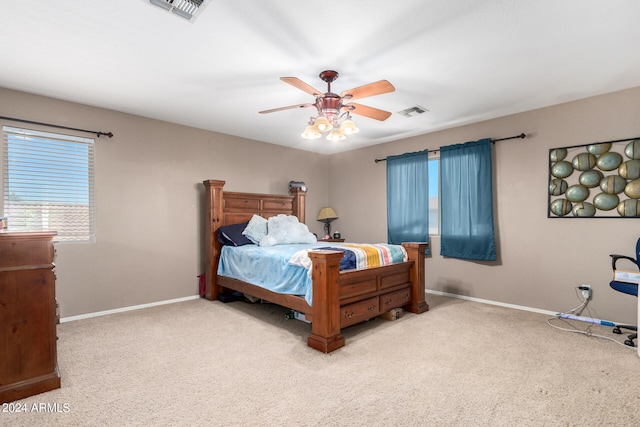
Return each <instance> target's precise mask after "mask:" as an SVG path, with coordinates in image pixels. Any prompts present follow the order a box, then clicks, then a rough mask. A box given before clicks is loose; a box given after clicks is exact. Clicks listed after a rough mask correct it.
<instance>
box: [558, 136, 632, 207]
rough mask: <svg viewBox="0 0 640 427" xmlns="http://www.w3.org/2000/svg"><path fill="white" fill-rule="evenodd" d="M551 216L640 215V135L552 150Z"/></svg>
mask: <svg viewBox="0 0 640 427" xmlns="http://www.w3.org/2000/svg"><path fill="white" fill-rule="evenodd" d="M548 194H549V202H548V210H547V217H549V218H585V217H587V218H640V137H637V138H629V139H619V140H616V141H607V142H597V143H593V144H585V145H577V146H572V147H562V148H553V149H551V150H549V193H548Z"/></svg>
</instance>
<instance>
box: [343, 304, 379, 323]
mask: <svg viewBox="0 0 640 427" xmlns="http://www.w3.org/2000/svg"><path fill="white" fill-rule="evenodd" d="M379 302H380V301H379V299H378V297H373V298H369V299H366V300H363V301H359V302H356V303H353V304H349V305H345V306H344V307H341V308H340V327H343V328H344V327H346V326H350V325H354V324H356V323H359V322H363V321H365V320H367V319H370V318H372V317H375V316H377V315H378V314H379V313H380V305H379Z"/></svg>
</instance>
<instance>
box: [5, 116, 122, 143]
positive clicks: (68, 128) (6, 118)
mask: <svg viewBox="0 0 640 427" xmlns="http://www.w3.org/2000/svg"><path fill="white" fill-rule="evenodd" d="M0 119H2V120H10V121H12V122H21V123H29V124H31V125H41V126H49V127H52V128H58V129H67V130H75V131H78V132H85V133H93V134H95V135H96V136H97V137H98V138H100V137H101V136H102V135H104V136H108V137H109V138H113V133H111V132H99V131H95V130H86V129H77V128H70V127H67V126H60V125H52V124H50V123H42V122H34V121H31V120H23V119H14V118H12V117H4V116H0Z"/></svg>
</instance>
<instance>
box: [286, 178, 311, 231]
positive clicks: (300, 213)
mask: <svg viewBox="0 0 640 427" xmlns="http://www.w3.org/2000/svg"><path fill="white" fill-rule="evenodd" d="M306 192H307V189H306V188H305V189H304V190H303V189H302V188H299V187H297V188H290V189H289V194H291V195H292V196H293V215H294V216H297V217H298V220H299V221H300V222H301V223H303V224H305V218H304V213H305V211H306V206H305V199H306V196H307V195H306Z"/></svg>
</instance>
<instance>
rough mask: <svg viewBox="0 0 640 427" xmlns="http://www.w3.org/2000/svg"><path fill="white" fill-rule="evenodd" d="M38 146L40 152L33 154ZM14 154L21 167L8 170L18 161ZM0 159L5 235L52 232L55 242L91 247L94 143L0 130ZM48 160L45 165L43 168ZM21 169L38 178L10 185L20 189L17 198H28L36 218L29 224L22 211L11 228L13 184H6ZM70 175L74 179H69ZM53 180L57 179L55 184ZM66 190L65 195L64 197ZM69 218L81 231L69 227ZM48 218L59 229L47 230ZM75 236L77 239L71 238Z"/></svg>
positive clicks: (59, 135)
mask: <svg viewBox="0 0 640 427" xmlns="http://www.w3.org/2000/svg"><path fill="white" fill-rule="evenodd" d="M75 144H79V145H75ZM38 146H40V148H42V149H41V150H40V149H38ZM85 148H86V149H85ZM12 151H13V154H11V155H10V153H11V152H12ZM85 152H86V155H85ZM19 154H22V156H21V157H20V161H21V163H20V165H19V166H18V163H16V166H14V167H13V168H12V167H11V165H10V164H9V162H10V161H12V160H16V159H18V158H19V157H18V156H19ZM58 156H59V157H58ZM0 158H1V159H0V160H1V161H0V170H1V172H2V173H1V174H0V187H1V188H2V197H1V198H0V208H1V209H0V212H3V213H4V214H3V215H2V216H7V217H8V224H7V225H8V226H7V231H57V232H58V235H57V236H56V238H55V239H54V240H55V241H56V242H69V243H72V242H73V243H81V242H85V243H86V242H95V241H96V218H95V140H94V139H93V138H85V137H80V136H75V135H69V134H62V133H54V132H47V131H41V130H34V129H27V128H19V127H12V126H7V125H4V126H2V149H1V150H0ZM50 159H51V161H50V163H44V162H47V161H48V160H50ZM54 159H55V160H54ZM39 162H40V163H39ZM43 165H44V167H43ZM49 167H51V168H50V169H48V168H49ZM22 168H24V169H22ZM21 169H22V170H23V171H25V172H28V170H29V169H33V170H37V171H41V172H42V174H39V173H38V172H36V173H34V174H33V176H35V178H33V179H32V176H31V175H29V174H28V173H25V174H23V177H22V178H21V177H18V178H17V179H16V181H13V183H14V184H13V185H16V184H19V185H21V186H22V190H23V191H24V192H23V193H22V197H32V199H31V200H30V201H31V202H32V203H31V205H32V206H33V207H32V209H33V211H34V212H35V214H34V216H33V217H31V218H29V217H28V215H27V214H26V213H25V212H24V211H23V212H21V213H20V214H19V215H18V216H16V217H14V221H13V222H12V218H11V216H10V214H9V215H7V213H10V212H9V209H11V203H12V202H11V201H10V197H11V196H10V194H9V192H10V191H11V188H10V185H11V184H12V183H10V182H9V181H8V180H9V176H10V175H11V174H17V175H19V172H20V170H21ZM45 169H46V172H45ZM72 173H73V174H75V173H78V175H75V177H72ZM55 174H59V175H57V176H58V177H62V178H56V175H55ZM85 187H86V188H85ZM14 190H15V188H14ZM67 190H68V191H69V193H66V191H67ZM27 195H28V196H27ZM85 200H86V202H85ZM78 211H79V212H78ZM71 215H74V219H73V221H78V218H80V224H81V225H80V226H78V227H74V225H73V221H70V220H69V219H70V216H71ZM49 218H53V219H54V220H57V221H58V224H60V223H62V225H63V226H56V225H55V224H54V225H50V223H48V219H49ZM28 222H31V224H29V223H28ZM65 225H69V227H65ZM74 231H78V234H74Z"/></svg>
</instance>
